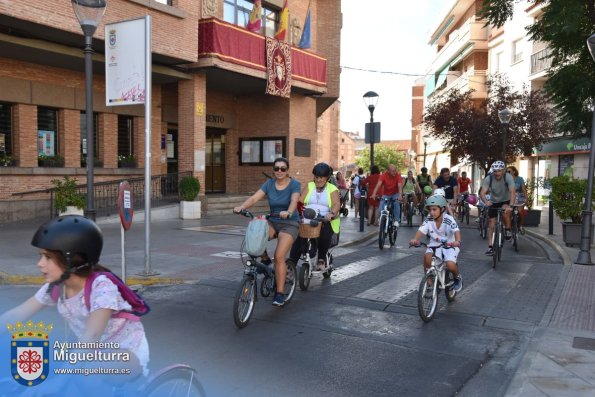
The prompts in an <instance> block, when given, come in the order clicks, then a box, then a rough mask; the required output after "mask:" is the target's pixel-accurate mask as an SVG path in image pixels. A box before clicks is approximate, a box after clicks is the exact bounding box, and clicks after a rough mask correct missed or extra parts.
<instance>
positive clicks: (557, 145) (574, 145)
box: [532, 137, 591, 156]
mask: <svg viewBox="0 0 595 397" xmlns="http://www.w3.org/2000/svg"><path fill="white" fill-rule="evenodd" d="M590 150H591V138H590V137H582V138H576V139H568V138H565V139H556V140H555V141H551V142H548V143H544V144H543V146H542V148H541V149H539V150H537V149H533V154H532V156H551V155H559V154H577V153H587V152H589V151H590Z"/></svg>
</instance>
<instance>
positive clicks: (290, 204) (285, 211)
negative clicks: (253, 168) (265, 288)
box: [233, 157, 301, 307]
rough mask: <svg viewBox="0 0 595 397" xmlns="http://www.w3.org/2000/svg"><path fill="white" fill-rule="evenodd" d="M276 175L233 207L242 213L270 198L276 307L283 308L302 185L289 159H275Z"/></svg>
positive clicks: (297, 225)
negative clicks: (274, 245)
mask: <svg viewBox="0 0 595 397" xmlns="http://www.w3.org/2000/svg"><path fill="white" fill-rule="evenodd" d="M273 171H274V173H275V177H274V178H271V179H268V180H267V181H266V182H265V183H263V184H262V186H261V187H260V189H258V190H257V191H256V193H254V194H253V195H252V196H250V197H248V199H247V200H246V201H244V203H243V204H242V205H241V206H239V207H235V208H234V209H233V211H234V212H236V213H239V212H241V211H242V210H245V209H247V208H250V207H251V206H252V205H254V204H255V203H256V202H258V201H259V200H261V199H263V198H264V197H265V196H266V197H267V198H268V200H269V207H270V211H271V214H273V216H270V217H269V220H268V221H269V240H272V239H273V238H275V237H277V248H276V249H275V255H274V258H275V283H276V287H277V288H276V292H275V298H274V299H273V306H277V307H281V306H283V305H284V304H285V295H284V292H285V291H284V288H285V277H286V275H287V265H286V263H285V258H286V257H287V254H288V253H289V250H290V249H291V246H292V245H293V242H294V241H295V239H296V238H297V236H298V233H299V224H298V214H297V212H296V208H297V203H298V200H299V198H300V192H301V184H300V182H299V181H297V180H295V179H293V178H291V177H290V176H289V174H288V171H289V160H287V159H286V158H285V157H279V158H277V159H275V161H274V162H273Z"/></svg>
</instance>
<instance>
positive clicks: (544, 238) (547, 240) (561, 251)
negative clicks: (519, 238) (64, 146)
mask: <svg viewBox="0 0 595 397" xmlns="http://www.w3.org/2000/svg"><path fill="white" fill-rule="evenodd" d="M525 232H526V233H527V234H528V235H529V236H531V237H534V238H537V239H539V240H541V241H543V242H545V243H546V244H549V245H550V247H552V248H553V249H554V250H555V251H556V252H557V253H558V254H559V255H560V258H562V261H563V262H564V265H565V266H570V265H572V264H573V263H574V262H573V261H572V259H570V256H569V255H568V252H566V250H565V249H564V248H562V247H561V246H560V244H558V243H557V242H555V241H554V240H552V239H551V238H549V237H547V236H544V235H542V234H538V233H536V232H534V231H532V230H528V229H527V228H525Z"/></svg>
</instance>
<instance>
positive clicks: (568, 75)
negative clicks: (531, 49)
mask: <svg viewBox="0 0 595 397" xmlns="http://www.w3.org/2000/svg"><path fill="white" fill-rule="evenodd" d="M514 1H515V0H484V6H483V8H482V11H481V13H480V14H481V15H482V17H484V18H486V19H487V20H488V21H489V23H491V24H493V25H495V26H497V27H500V26H502V25H504V23H505V22H506V21H507V20H509V19H510V18H512V16H513V12H514V9H513V8H514ZM531 2H532V3H543V4H544V5H543V8H542V11H543V14H542V16H541V17H540V18H539V19H538V20H536V21H535V22H534V23H533V24H532V25H529V26H528V27H527V31H528V33H529V37H530V38H531V40H534V41H542V42H545V43H547V44H548V48H549V50H550V51H551V57H552V66H551V68H550V69H549V70H548V80H547V82H546V83H545V86H544V88H545V91H546V93H547V95H548V96H549V97H550V100H551V102H552V103H553V104H554V106H555V107H556V109H557V110H558V113H559V118H558V120H557V130H558V131H560V132H564V133H571V134H573V135H575V136H578V135H582V134H585V133H586V132H590V131H591V123H592V120H591V118H592V109H593V105H594V102H595V64H594V63H593V59H591V56H590V53H589V51H588V49H587V45H586V39H587V38H588V37H589V36H591V34H593V33H594V32H595V0H583V1H578V0H547V1H545V0H533V1H531Z"/></svg>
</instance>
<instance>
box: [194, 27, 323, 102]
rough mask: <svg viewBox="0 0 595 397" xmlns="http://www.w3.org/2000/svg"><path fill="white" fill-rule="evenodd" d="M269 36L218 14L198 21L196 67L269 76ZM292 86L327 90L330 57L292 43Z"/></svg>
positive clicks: (318, 91) (261, 77) (317, 91)
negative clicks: (267, 58) (267, 38)
mask: <svg viewBox="0 0 595 397" xmlns="http://www.w3.org/2000/svg"><path fill="white" fill-rule="evenodd" d="M265 42H266V40H265V37H264V36H263V35H260V34H257V33H253V32H250V31H248V30H247V29H245V28H243V27H240V26H237V25H233V24H230V23H228V22H225V21H221V20H219V19H216V18H208V19H202V20H200V21H199V25H198V61H197V63H196V64H195V67H196V68H198V69H201V68H218V69H221V70H225V71H229V72H233V73H240V74H244V75H247V76H251V77H255V78H258V79H263V80H264V79H265V78H266V50H265V45H266V44H265ZM291 67H292V69H291V75H292V86H294V87H299V88H301V89H304V90H306V91H309V92H310V93H312V94H322V93H325V92H326V87H327V82H326V68H327V60H326V58H324V57H321V56H319V55H317V54H314V53H312V52H310V51H305V50H302V49H300V48H297V47H293V46H292V47H291Z"/></svg>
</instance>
